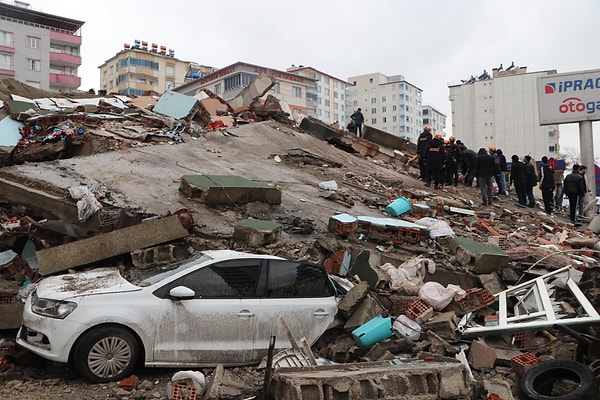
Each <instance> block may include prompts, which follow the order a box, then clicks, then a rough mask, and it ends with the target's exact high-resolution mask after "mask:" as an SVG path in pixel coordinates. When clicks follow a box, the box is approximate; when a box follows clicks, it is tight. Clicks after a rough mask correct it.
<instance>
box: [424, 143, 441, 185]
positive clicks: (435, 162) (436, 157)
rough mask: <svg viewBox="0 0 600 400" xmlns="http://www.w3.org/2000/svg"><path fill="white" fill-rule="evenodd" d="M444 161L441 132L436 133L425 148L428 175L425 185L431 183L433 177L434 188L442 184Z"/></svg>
mask: <svg viewBox="0 0 600 400" xmlns="http://www.w3.org/2000/svg"><path fill="white" fill-rule="evenodd" d="M445 163H446V152H445V151H444V142H443V139H442V134H441V133H436V134H435V136H434V137H433V139H432V140H431V143H429V148H428V149H427V167H428V168H429V174H428V175H429V177H428V179H427V180H426V183H425V186H430V185H431V180H432V179H433V184H434V189H439V188H440V185H443V184H444V164H445Z"/></svg>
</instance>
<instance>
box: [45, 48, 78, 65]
mask: <svg viewBox="0 0 600 400" xmlns="http://www.w3.org/2000/svg"><path fill="white" fill-rule="evenodd" d="M50 62H51V63H52V64H57V65H69V66H74V67H79V66H80V65H81V57H80V56H75V55H73V54H67V53H59V52H55V51H51V52H50Z"/></svg>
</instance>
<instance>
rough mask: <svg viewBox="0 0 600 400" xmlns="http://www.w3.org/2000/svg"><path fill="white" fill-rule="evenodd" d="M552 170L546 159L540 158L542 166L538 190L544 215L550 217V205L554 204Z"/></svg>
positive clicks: (544, 157)
mask: <svg viewBox="0 0 600 400" xmlns="http://www.w3.org/2000/svg"><path fill="white" fill-rule="evenodd" d="M554 186H555V185H554V170H553V169H552V168H550V164H548V157H546V156H543V157H542V166H541V167H540V190H541V191H542V199H543V200H544V210H545V211H546V214H548V215H552V203H554Z"/></svg>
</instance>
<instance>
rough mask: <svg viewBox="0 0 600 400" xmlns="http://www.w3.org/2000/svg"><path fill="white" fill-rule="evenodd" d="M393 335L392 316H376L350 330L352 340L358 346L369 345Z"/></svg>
mask: <svg viewBox="0 0 600 400" xmlns="http://www.w3.org/2000/svg"><path fill="white" fill-rule="evenodd" d="M393 335H394V330H393V329H392V317H383V316H381V315H378V316H376V317H375V318H373V319H372V320H370V321H367V322H365V323H364V324H362V325H361V326H359V327H358V328H356V329H355V330H353V331H352V337H353V338H354V341H355V342H356V343H357V344H358V345H359V346H360V347H367V346H371V345H373V344H375V343H378V342H381V341H382V340H385V339H387V338H389V337H392V336H393Z"/></svg>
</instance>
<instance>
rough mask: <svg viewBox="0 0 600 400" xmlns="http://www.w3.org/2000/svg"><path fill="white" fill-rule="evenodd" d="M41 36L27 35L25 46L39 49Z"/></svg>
mask: <svg viewBox="0 0 600 400" xmlns="http://www.w3.org/2000/svg"><path fill="white" fill-rule="evenodd" d="M40 42H41V40H40V38H39V37H35V36H27V39H25V47H27V48H30V49H39V48H40Z"/></svg>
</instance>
